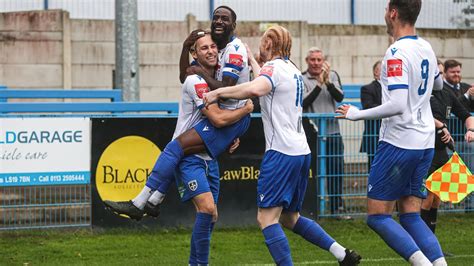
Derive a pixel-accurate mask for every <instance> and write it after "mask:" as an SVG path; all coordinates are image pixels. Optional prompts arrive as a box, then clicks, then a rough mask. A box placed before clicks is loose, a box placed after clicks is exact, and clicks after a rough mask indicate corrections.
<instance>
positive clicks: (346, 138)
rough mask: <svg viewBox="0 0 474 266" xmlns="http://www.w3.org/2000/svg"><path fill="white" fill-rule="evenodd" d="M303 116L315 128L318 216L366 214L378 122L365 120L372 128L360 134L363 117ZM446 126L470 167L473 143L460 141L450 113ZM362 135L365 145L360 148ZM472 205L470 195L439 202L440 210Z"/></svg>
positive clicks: (460, 131) (473, 200) (459, 127)
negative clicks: (316, 140) (370, 164)
mask: <svg viewBox="0 0 474 266" xmlns="http://www.w3.org/2000/svg"><path fill="white" fill-rule="evenodd" d="M307 117H309V118H310V119H311V120H312V121H313V122H314V124H316V125H318V128H319V133H318V139H319V141H318V142H319V145H318V146H319V150H318V154H319V156H318V179H319V182H318V184H319V188H318V191H319V193H318V195H317V198H318V201H319V216H320V217H337V216H341V215H352V216H361V215H366V195H367V180H368V173H369V169H370V167H369V160H371V159H373V156H374V153H375V150H376V145H377V140H378V130H375V129H378V125H377V123H380V122H377V121H375V120H368V121H366V122H367V126H366V127H369V128H372V129H374V130H373V131H372V133H367V134H365V135H364V121H355V122H354V121H348V120H337V121H336V119H335V118H334V115H333V114H307ZM337 123H338V124H337ZM334 126H336V127H337V126H338V127H339V129H340V135H339V134H336V133H334ZM448 128H449V129H450V130H451V132H452V135H453V138H454V139H455V140H456V145H455V146H456V150H457V151H458V153H459V154H460V156H461V157H462V158H463V160H464V162H465V163H466V165H467V166H468V167H469V169H474V168H473V167H474V143H471V144H468V143H465V141H463V138H464V133H465V131H466V130H465V128H464V126H463V125H462V123H460V122H459V121H458V120H457V118H455V117H453V118H452V119H451V120H450V123H449V124H448ZM369 132H370V131H369ZM364 138H365V147H364V148H361V144H362V140H363V139H364ZM364 149H365V151H364V152H361V151H362V150H364ZM473 208H474V197H473V196H472V195H471V196H470V197H469V198H467V199H465V200H464V201H463V202H461V203H459V204H450V203H442V204H441V207H440V211H442V212H465V211H469V210H472V209H473Z"/></svg>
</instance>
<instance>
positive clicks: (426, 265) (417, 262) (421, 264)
mask: <svg viewBox="0 0 474 266" xmlns="http://www.w3.org/2000/svg"><path fill="white" fill-rule="evenodd" d="M408 262H410V264H411V265H412V266H431V265H433V264H431V261H430V260H429V259H428V258H427V257H426V256H425V254H423V252H421V251H420V250H418V251H416V252H415V253H413V254H411V256H410V258H409V259H408Z"/></svg>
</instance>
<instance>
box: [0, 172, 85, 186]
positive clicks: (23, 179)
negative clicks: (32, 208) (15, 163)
mask: <svg viewBox="0 0 474 266" xmlns="http://www.w3.org/2000/svg"><path fill="white" fill-rule="evenodd" d="M85 180H86V177H85V176H84V175H83V174H62V175H39V176H37V177H32V176H28V175H19V176H5V177H0V184H2V183H4V184H11V183H31V182H33V183H62V182H64V183H69V182H84V181H85Z"/></svg>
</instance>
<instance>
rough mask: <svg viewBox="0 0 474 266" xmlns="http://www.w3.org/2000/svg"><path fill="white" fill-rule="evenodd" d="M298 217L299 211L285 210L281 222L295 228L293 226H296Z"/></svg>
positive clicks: (286, 226) (291, 228)
mask: <svg viewBox="0 0 474 266" xmlns="http://www.w3.org/2000/svg"><path fill="white" fill-rule="evenodd" d="M298 218H299V215H298V213H290V212H285V213H282V214H281V216H280V223H281V225H283V226H284V227H285V228H287V229H290V230H293V227H295V224H296V222H297V221H298Z"/></svg>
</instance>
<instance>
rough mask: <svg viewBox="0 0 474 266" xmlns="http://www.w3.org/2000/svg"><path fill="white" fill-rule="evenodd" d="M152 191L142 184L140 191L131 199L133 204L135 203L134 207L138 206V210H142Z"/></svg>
mask: <svg viewBox="0 0 474 266" xmlns="http://www.w3.org/2000/svg"><path fill="white" fill-rule="evenodd" d="M152 193H153V191H152V190H151V188H149V187H147V186H144V187H143V189H142V191H140V193H138V195H137V196H136V197H135V198H134V199H132V202H133V205H135V207H137V208H139V209H140V210H143V209H144V208H145V204H146V202H147V201H148V199H149V198H150V196H151V194H152Z"/></svg>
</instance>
